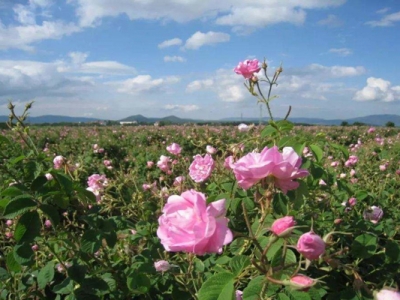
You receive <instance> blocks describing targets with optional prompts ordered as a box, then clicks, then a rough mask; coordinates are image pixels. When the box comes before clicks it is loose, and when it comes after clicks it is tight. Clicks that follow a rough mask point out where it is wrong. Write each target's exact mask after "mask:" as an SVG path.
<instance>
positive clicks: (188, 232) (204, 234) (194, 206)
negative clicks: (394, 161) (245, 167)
mask: <svg viewBox="0 0 400 300" xmlns="http://www.w3.org/2000/svg"><path fill="white" fill-rule="evenodd" d="M225 214H226V207H225V199H221V200H217V201H214V202H211V203H210V204H209V205H207V201H206V197H205V195H204V194H203V193H199V192H197V191H195V190H189V191H186V192H183V193H182V194H181V195H180V196H178V195H172V196H170V197H169V198H168V200H167V203H166V204H165V206H164V208H163V214H162V216H160V217H159V219H158V223H159V227H158V229H157V236H158V237H159V238H160V240H161V244H162V245H163V246H164V248H165V250H166V251H171V252H178V251H183V252H188V253H194V254H197V255H204V254H206V253H219V252H221V251H222V246H223V245H226V244H228V243H230V242H231V241H232V238H233V236H232V232H231V231H230V230H229V228H228V219H227V218H226V217H225Z"/></svg>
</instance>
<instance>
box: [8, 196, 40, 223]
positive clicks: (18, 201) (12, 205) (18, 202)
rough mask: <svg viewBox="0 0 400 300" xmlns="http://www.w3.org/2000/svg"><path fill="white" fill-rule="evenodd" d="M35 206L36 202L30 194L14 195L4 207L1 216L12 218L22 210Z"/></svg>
mask: <svg viewBox="0 0 400 300" xmlns="http://www.w3.org/2000/svg"><path fill="white" fill-rule="evenodd" d="M36 206H37V205H36V202H35V201H33V199H32V197H31V196H30V195H21V196H18V197H15V198H14V199H13V200H12V201H10V202H9V203H8V204H7V206H6V207H5V209H4V214H3V218H5V219H13V218H15V217H17V216H19V215H22V214H23V213H24V212H27V211H29V210H31V209H33V208H35V207H36Z"/></svg>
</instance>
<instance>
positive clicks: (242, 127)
mask: <svg viewBox="0 0 400 300" xmlns="http://www.w3.org/2000/svg"><path fill="white" fill-rule="evenodd" d="M250 129H251V127H250V126H248V125H246V124H244V123H242V124H239V126H238V130H239V131H240V132H247V131H249V130H250Z"/></svg>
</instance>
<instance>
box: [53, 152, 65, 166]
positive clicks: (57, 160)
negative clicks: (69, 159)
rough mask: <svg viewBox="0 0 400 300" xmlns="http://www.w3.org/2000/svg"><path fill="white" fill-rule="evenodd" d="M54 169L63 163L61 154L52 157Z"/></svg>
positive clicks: (63, 159)
mask: <svg viewBox="0 0 400 300" xmlns="http://www.w3.org/2000/svg"><path fill="white" fill-rule="evenodd" d="M53 164H54V169H61V168H62V167H63V166H64V164H65V158H64V157H63V156H61V155H58V156H56V157H54V159H53Z"/></svg>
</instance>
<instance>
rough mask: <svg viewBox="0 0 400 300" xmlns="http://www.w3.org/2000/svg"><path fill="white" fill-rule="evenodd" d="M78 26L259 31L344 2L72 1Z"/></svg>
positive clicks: (295, 22) (300, 0) (293, 21)
mask: <svg viewBox="0 0 400 300" xmlns="http://www.w3.org/2000/svg"><path fill="white" fill-rule="evenodd" d="M74 2H76V3H77V4H78V5H77V15H78V17H79V19H80V23H81V25H82V26H94V25H96V24H97V23H98V22H99V21H101V19H102V18H104V17H110V16H114V17H115V16H118V15H120V14H126V15H127V16H128V17H129V18H130V19H131V20H137V19H148V20H164V21H165V20H173V21H176V22H188V21H192V20H198V19H201V20H210V19H211V20H214V22H216V23H217V24H220V25H228V26H234V27H237V26H243V27H255V28H257V27H263V26H267V25H270V24H277V23H280V22H289V23H294V24H301V23H303V22H304V20H305V18H306V11H307V10H311V9H319V8H327V7H335V6H340V5H342V4H343V3H345V2H346V0H292V1H276V0H263V1H254V0H242V1H237V0H220V1H214V0H188V1H176V0H163V1H157V0H146V1H126V0H114V1H112V2H110V1H103V0H75V1H74Z"/></svg>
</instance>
